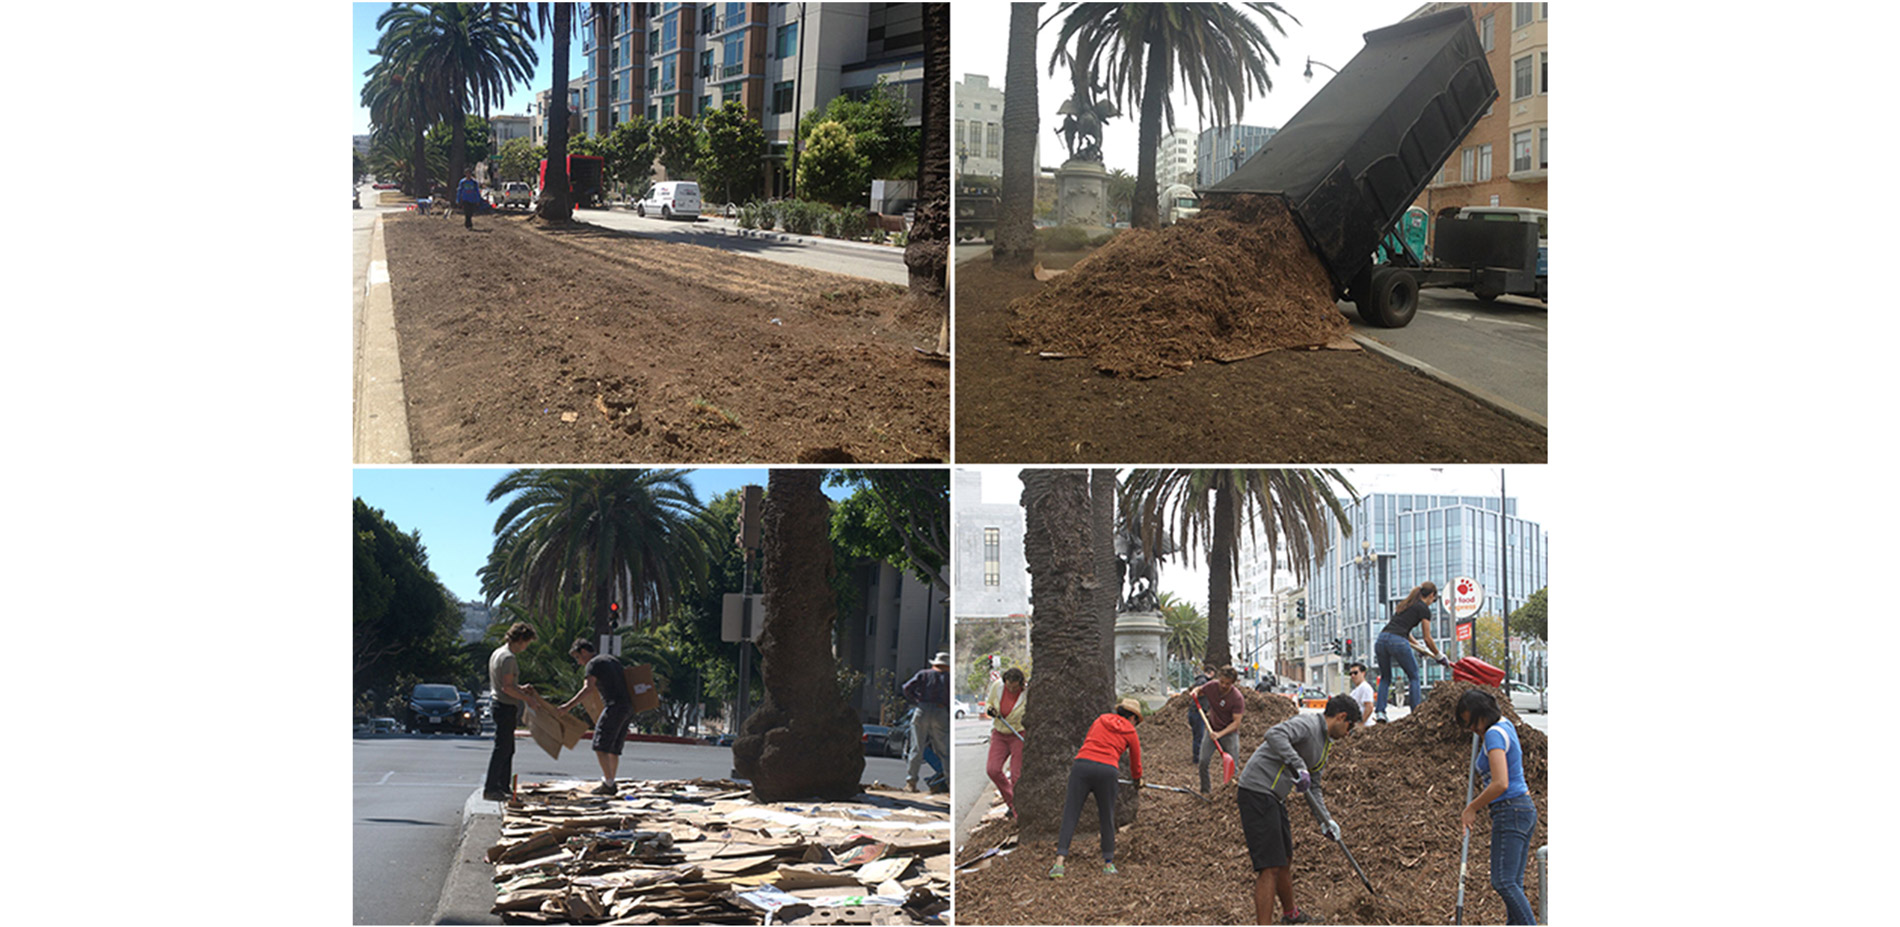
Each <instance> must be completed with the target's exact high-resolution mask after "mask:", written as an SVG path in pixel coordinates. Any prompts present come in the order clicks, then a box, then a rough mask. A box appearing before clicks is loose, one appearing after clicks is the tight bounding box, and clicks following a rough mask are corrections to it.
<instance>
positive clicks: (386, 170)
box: [369, 131, 449, 195]
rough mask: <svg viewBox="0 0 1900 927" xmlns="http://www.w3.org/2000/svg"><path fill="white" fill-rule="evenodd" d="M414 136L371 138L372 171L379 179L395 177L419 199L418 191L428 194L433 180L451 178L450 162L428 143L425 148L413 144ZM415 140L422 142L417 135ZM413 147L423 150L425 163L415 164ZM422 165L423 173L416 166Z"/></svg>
mask: <svg viewBox="0 0 1900 927" xmlns="http://www.w3.org/2000/svg"><path fill="white" fill-rule="evenodd" d="M410 137H411V136H410V133H408V132H403V131H392V132H388V133H384V134H375V133H372V134H371V136H370V149H369V169H370V172H371V173H373V174H375V175H376V176H378V177H395V178H398V179H400V180H401V181H402V183H403V190H404V191H405V192H409V193H410V194H411V195H415V194H414V191H415V190H423V191H427V190H428V184H429V178H430V177H432V176H433V177H443V176H447V173H448V169H449V161H448V157H447V155H446V154H441V153H438V152H436V151H434V150H433V149H431V148H429V146H428V145H427V144H426V142H425V143H424V144H423V145H421V146H412V145H411V144H410V141H409V139H410ZM414 138H417V139H422V138H423V136H421V135H416V136H414ZM412 147H419V148H420V150H421V157H422V160H421V161H420V162H417V161H415V160H413V159H414V158H415V157H416V155H415V154H413V153H412V152H411V148H412ZM418 164H419V165H420V168H421V169H420V170H417V169H416V165H418Z"/></svg>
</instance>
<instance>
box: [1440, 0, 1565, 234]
mask: <svg viewBox="0 0 1900 927" xmlns="http://www.w3.org/2000/svg"><path fill="white" fill-rule="evenodd" d="M1454 6H1467V7H1470V9H1471V18H1472V22H1473V24H1474V25H1476V26H1477V30H1478V40H1479V42H1480V43H1482V44H1483V46H1484V49H1485V60H1486V62H1487V63H1488V64H1489V65H1490V68H1491V76H1492V78H1493V79H1494V80H1496V81H1497V85H1498V99H1497V102H1496V103H1493V104H1492V106H1491V108H1490V109H1488V110H1486V111H1485V114H1484V116H1483V117H1482V118H1480V119H1479V120H1478V124H1477V125H1476V126H1475V127H1473V128H1472V130H1471V133H1470V134H1469V135H1467V136H1466V137H1465V140H1464V143H1463V144H1462V145H1461V146H1459V149H1458V151H1457V153H1456V154H1453V155H1452V156H1451V158H1450V159H1448V160H1447V161H1446V162H1445V164H1444V166H1443V167H1442V168H1441V169H1440V170H1439V172H1438V175H1437V176H1436V177H1434V178H1433V179H1432V181H1431V184H1430V185H1429V186H1427V187H1426V188H1425V193H1424V195H1423V196H1420V197H1419V198H1418V200H1417V202H1416V203H1414V205H1416V206H1419V207H1421V208H1423V209H1425V210H1426V211H1427V212H1429V213H1431V214H1432V215H1433V216H1443V215H1448V214H1451V213H1454V212H1456V211H1457V210H1458V208H1459V207H1461V206H1525V207H1530V208H1534V209H1547V208H1549V205H1548V203H1549V200H1548V197H1547V194H1546V190H1547V183H1548V179H1549V172H1550V171H1549V168H1550V116H1549V103H1548V101H1549V94H1550V43H1549V27H1548V24H1547V21H1548V19H1549V15H1550V4H1548V3H1469V4H1454V3H1429V4H1426V5H1425V6H1423V7H1420V8H1419V9H1418V10H1417V11H1416V12H1414V13H1413V14H1412V16H1411V17H1407V18H1408V19H1409V18H1415V17H1419V16H1425V15H1428V14H1431V13H1436V12H1438V11H1440V10H1444V9H1449V8H1451V7H1454Z"/></svg>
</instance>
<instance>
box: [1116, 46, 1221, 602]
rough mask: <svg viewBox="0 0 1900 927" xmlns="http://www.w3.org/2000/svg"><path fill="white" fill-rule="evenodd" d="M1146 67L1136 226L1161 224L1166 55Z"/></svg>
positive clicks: (1152, 53) (1159, 53) (1152, 55)
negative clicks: (1158, 172) (1158, 166)
mask: <svg viewBox="0 0 1900 927" xmlns="http://www.w3.org/2000/svg"><path fill="white" fill-rule="evenodd" d="M1147 68H1148V73H1147V78H1146V80H1145V81H1144V82H1143V84H1142V89H1141V150H1140V152H1139V154H1138V155H1137V157H1136V161H1135V165H1136V169H1135V208H1134V215H1133V218H1131V219H1130V220H1129V223H1128V224H1129V225H1132V226H1134V227H1135V228H1138V229H1154V228H1160V227H1161V203H1160V199H1159V197H1160V195H1161V187H1160V185H1159V184H1158V183H1157V182H1156V177H1155V158H1156V157H1157V156H1158V154H1159V151H1160V145H1161V107H1162V104H1163V96H1164V95H1165V94H1166V93H1167V87H1168V56H1167V55H1166V54H1163V50H1162V49H1159V48H1156V47H1154V46H1152V45H1151V46H1149V48H1148V62H1147ZM1209 607H1210V608H1211V607H1212V606H1211V605H1210V606H1209Z"/></svg>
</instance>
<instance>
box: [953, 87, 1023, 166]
mask: <svg viewBox="0 0 1900 927" xmlns="http://www.w3.org/2000/svg"><path fill="white" fill-rule="evenodd" d="M950 98H951V99H952V100H954V101H955V104H954V106H953V110H954V116H953V118H954V119H955V120H956V122H955V130H954V131H955V134H954V135H953V136H952V138H951V141H950V146H951V147H950V154H951V157H950V163H951V165H952V166H954V167H955V169H956V172H957V176H958V177H959V178H960V177H963V176H964V175H966V174H967V175H970V176H972V177H1001V176H1003V88H1001V87H991V86H990V79H989V76H988V75H984V74H965V75H963V79H962V80H961V81H958V82H957V85H956V86H955V87H953V88H951V94H950ZM1040 143H1041V142H1040V139H1038V145H1040Z"/></svg>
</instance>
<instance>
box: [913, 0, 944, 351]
mask: <svg viewBox="0 0 1900 927" xmlns="http://www.w3.org/2000/svg"><path fill="white" fill-rule="evenodd" d="M917 134H918V136H919V137H920V140H921V145H922V148H921V149H920V150H919V152H918V155H917V218H916V219H915V220H913V221H912V223H911V230H910V243H909V244H908V245H907V246H905V248H904V266H906V267H908V268H909V269H910V295H911V298H912V299H913V300H919V301H921V302H924V303H928V304H929V305H930V306H932V307H933V308H937V309H941V310H942V311H943V313H944V316H943V326H942V327H941V328H940V329H939V330H938V333H937V353H938V354H943V355H948V354H949V352H950V291H949V288H948V285H947V284H946V282H945V281H946V274H945V270H946V268H947V266H948V262H949V259H950V4H948V3H926V4H924V126H923V131H922V132H919V133H917Z"/></svg>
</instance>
